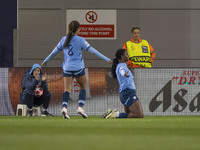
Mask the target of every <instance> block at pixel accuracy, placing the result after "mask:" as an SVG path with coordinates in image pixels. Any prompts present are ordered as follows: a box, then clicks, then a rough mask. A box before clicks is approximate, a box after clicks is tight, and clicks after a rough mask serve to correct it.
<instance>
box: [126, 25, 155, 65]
mask: <svg viewBox="0 0 200 150" xmlns="http://www.w3.org/2000/svg"><path fill="white" fill-rule="evenodd" d="M131 34H132V38H131V40H130V41H127V42H126V43H124V45H123V49H126V50H127V52H128V55H129V61H128V66H129V67H132V68H151V67H152V63H153V60H154V59H155V55H156V53H155V52H154V49H153V47H152V46H151V44H150V43H148V42H147V40H143V39H141V38H140V28H138V27H133V28H132V30H131Z"/></svg>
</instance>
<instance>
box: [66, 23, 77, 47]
mask: <svg viewBox="0 0 200 150" xmlns="http://www.w3.org/2000/svg"><path fill="white" fill-rule="evenodd" d="M79 27H80V24H79V22H78V21H76V20H73V21H71V22H70V24H69V32H68V34H67V39H66V41H65V43H64V47H68V45H69V42H70V41H71V39H72V36H73V35H74V34H75V33H76V31H78V29H79Z"/></svg>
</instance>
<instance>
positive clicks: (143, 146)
mask: <svg viewBox="0 0 200 150" xmlns="http://www.w3.org/2000/svg"><path fill="white" fill-rule="evenodd" d="M129 149H131V150H199V149H200V116H151V117H150V116H145V118H143V119H107V120H106V119H101V118H100V117H99V116H89V118H88V119H83V118H81V117H80V116H71V119H70V120H64V119H63V118H62V117H61V116H57V117H16V116H0V150H129Z"/></svg>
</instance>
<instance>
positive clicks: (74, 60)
mask: <svg viewBox="0 0 200 150" xmlns="http://www.w3.org/2000/svg"><path fill="white" fill-rule="evenodd" d="M66 38H67V37H66V36H64V37H63V38H62V39H61V40H60V42H59V43H58V44H57V46H56V47H55V48H54V50H53V51H52V52H51V54H50V55H49V56H48V57H47V58H46V59H45V60H44V61H43V63H44V64H45V63H47V62H48V61H49V60H50V59H52V58H53V57H54V56H56V55H57V54H58V53H59V52H60V51H63V53H64V62H63V64H62V68H63V70H64V72H65V71H77V70H80V69H82V68H85V65H84V60H83V58H82V50H86V51H88V52H90V53H93V54H95V55H97V56H98V57H100V58H102V59H104V60H106V61H109V60H110V59H109V58H107V57H106V56H104V55H103V54H101V53H100V52H98V51H97V50H95V49H94V48H93V47H92V46H90V44H89V43H88V42H87V41H86V40H85V39H84V38H83V37H80V36H77V35H73V37H72V39H71V41H70V43H69V45H68V47H64V43H65V41H66Z"/></svg>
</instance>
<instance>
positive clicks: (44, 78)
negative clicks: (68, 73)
mask: <svg viewBox="0 0 200 150" xmlns="http://www.w3.org/2000/svg"><path fill="white" fill-rule="evenodd" d="M46 79H47V74H46V73H44V74H43V75H42V81H45V80H46Z"/></svg>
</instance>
